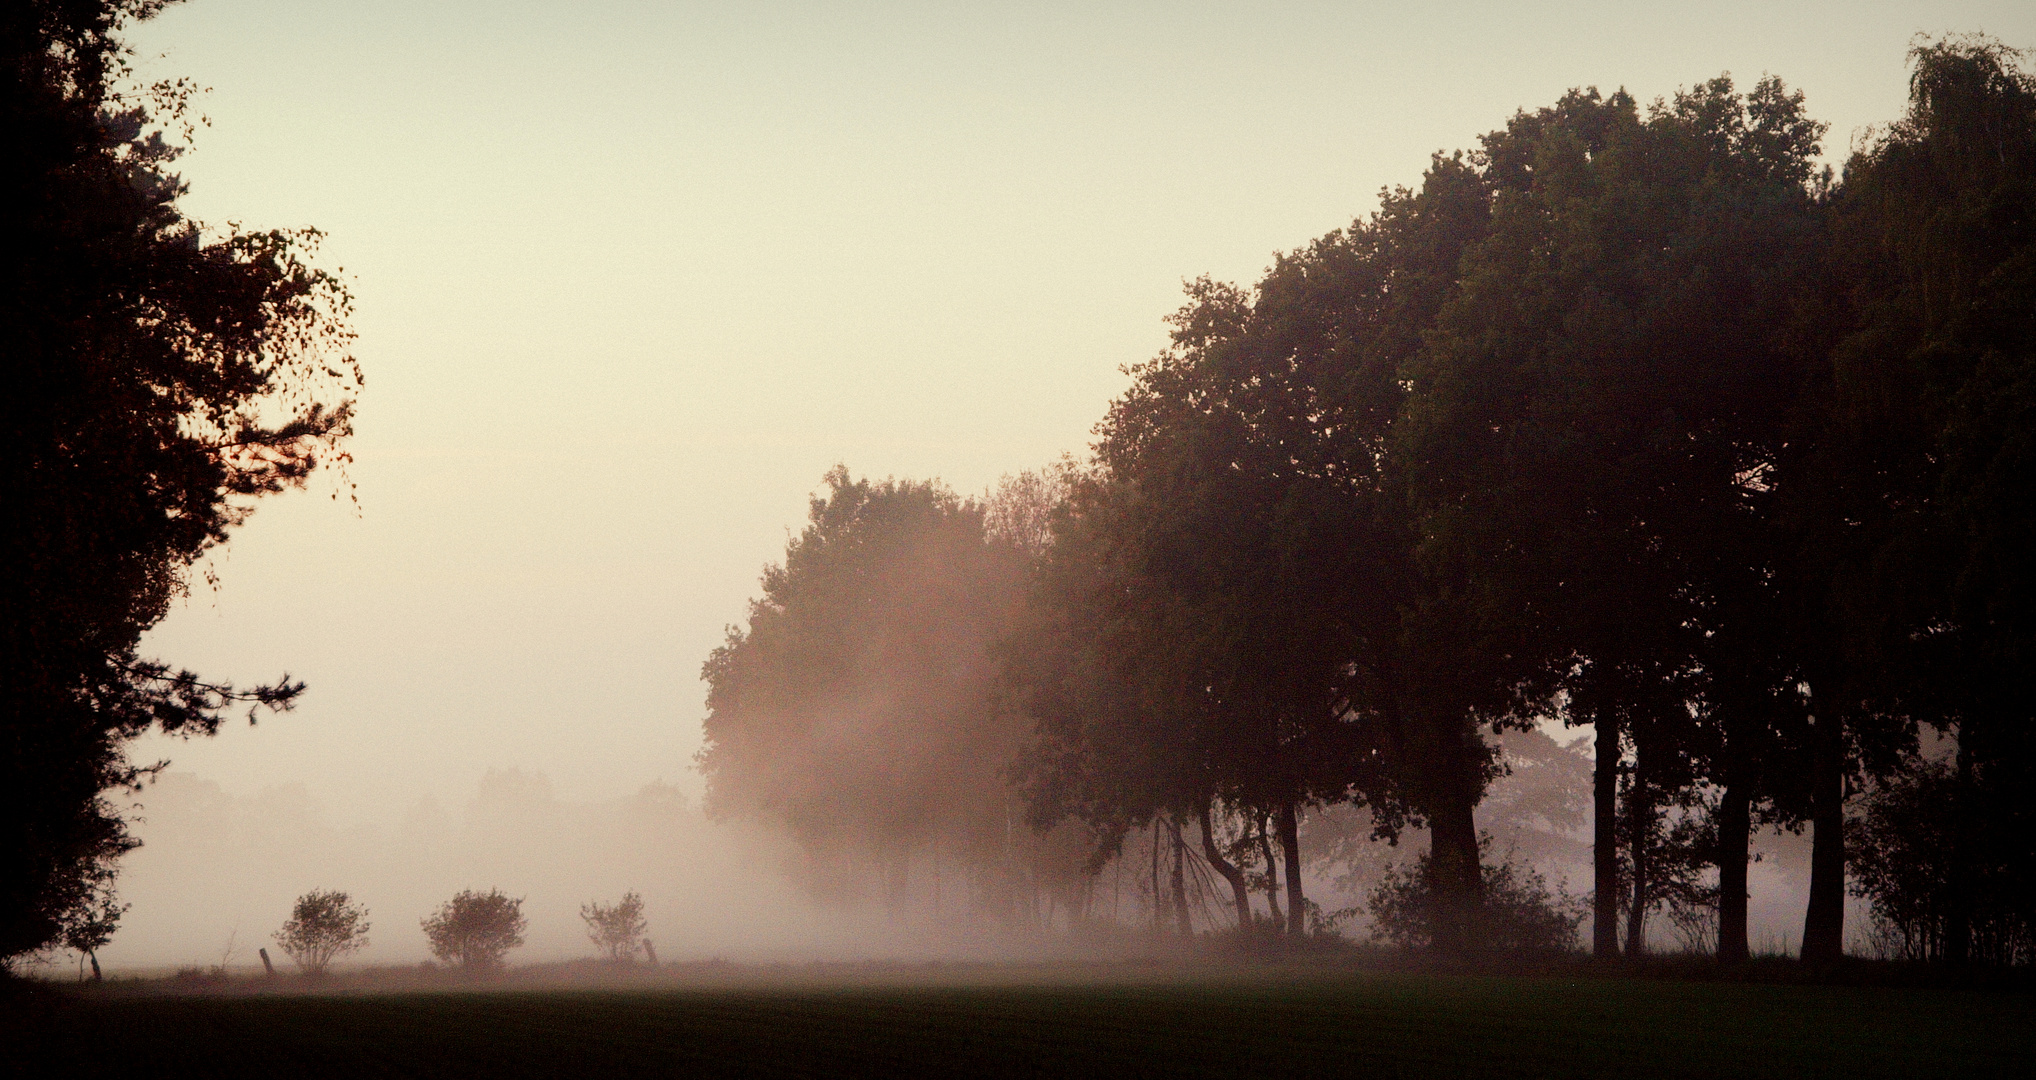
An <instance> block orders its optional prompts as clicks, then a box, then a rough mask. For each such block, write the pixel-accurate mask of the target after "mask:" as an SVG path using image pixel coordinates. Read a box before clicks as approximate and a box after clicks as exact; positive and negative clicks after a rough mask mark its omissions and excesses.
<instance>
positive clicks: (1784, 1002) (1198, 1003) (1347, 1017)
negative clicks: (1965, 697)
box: [0, 972, 2036, 1080]
mask: <svg viewBox="0 0 2036 1080" xmlns="http://www.w3.org/2000/svg"><path fill="white" fill-rule="evenodd" d="M0 1010H4V1016H0V1061H4V1062H6V1063H7V1065H9V1066H12V1072H13V1073H14V1074H16V1075H57V1074H63V1073H72V1074H76V1075H97V1074H112V1073H115V1072H118V1073H122V1074H125V1075H129V1076H144V1077H153V1076H178V1075H191V1076H272V1075H273V1076H348V1077H353V1076H488V1077H521V1076H546V1077H549V1076H602V1077H621V1076H637V1075H649V1076H658V1075H674V1076H828V1077H835V1076H864V1075H867V1076H904V1075H948V1076H986V1077H987V1076H1105V1077H1109V1078H1111V1080H1117V1078H1128V1077H1143V1076H1154V1077H1158V1076H1168V1077H1171V1076H1199V1075H1223V1076H1230V1077H1246V1076H1264V1077H1280V1078H1286V1077H1296V1076H1354V1077H1378V1078H1389V1077H1430V1076H1433V1077H1516V1076H1517V1077H1614V1076H1616V1077H1628V1076H1631V1077H1649V1078H1654V1077H1662V1078H1667V1077H1683V1076H1689V1077H1705V1078H1707V1080H1716V1078H1720V1077H1769V1076H1772V1077H1790V1078H1797V1077H1818V1076H1831V1077H1840V1076H1842V1077H1847V1078H1853V1077H1878V1076H1889V1077H1897V1076H1899V1077H1918V1076H1921V1077H1927V1078H1933V1080H1934V1078H1950V1077H1989V1076H2003V1077H2007V1076H2013V1077H2026V1076H2032V1075H2036V1035H2032V1032H2036V999H2032V998H2031V997H2030V996H2029V995H2026V994H1983V993H1977V992H1972V991H1957V990H1943V989H1894V988H1879V987H1824V986H1774V985H1757V984H1746V983H1716V982H1712V983H1696V982H1679V981H1673V980H1666V979H1621V978H1564V977H1560V976H1551V975H1539V976H1491V975H1483V976H1479V975H1439V974H1420V973H1404V972H1402V973H1369V974H1336V973H1322V972H1315V973H1300V972H1289V973H1287V974H1285V975H1276V974H1274V973H1270V972H1259V973H1245V974H1241V975H1240V974H1230V975H1226V976H1223V977H1219V978H1215V979H1212V980H1197V981H1188V980H1182V979H1180V978H1177V977H1168V976H1159V977H1153V976H1151V975H1145V976H1140V977H1132V978H1117V979H1113V978H1110V977H1107V975H1106V977H1101V978H1095V977H1090V978H1085V979H1082V980H1078V981H1065V980H1056V981H1047V980H1044V979H1033V980H1030V981H1028V980H1027V979H1025V978H1019V979H1017V980H1015V981H1013V980H1010V979H1003V980H991V981H990V982H989V983H984V984H977V985H964V984H958V983H954V982H943V981H942V980H939V979H931V980H927V979H920V980H907V981H888V982H887V981H886V980H884V979H881V978H879V979H870V980H863V981H862V982H861V983H860V984H859V985H834V986H826V985H820V984H818V983H815V982H813V981H810V980H809V981H807V982H804V983H793V984H784V985H767V984H764V983H761V982H753V983H749V984H743V983H741V982H730V983H726V984H724V985H719V986H684V985H667V986H655V985H643V986H638V987H634V988H628V989H605V990H600V989H575V990H559V989H501V990H494V991H490V992H479V991H474V990H464V991H448V992H417V991H409V990H405V991H401V992H394V993H360V992H341V993H324V994H276V993H231V992H229V993H216V992H215V993H206V994H188V993H165V992H161V991H160V990H157V989H153V988H150V987H147V986H139V987H137V986H130V987H126V988H121V987H117V986H111V985H109V986H108V987H106V988H100V989H95V990H91V991H87V992H79V991H61V992H53V991H42V992H39V993H33V994H26V995H16V996H15V997H14V998H13V999H12V1000H9V1001H6V1002H4V1003H0Z"/></svg>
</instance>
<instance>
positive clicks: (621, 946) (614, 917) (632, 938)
mask: <svg viewBox="0 0 2036 1080" xmlns="http://www.w3.org/2000/svg"><path fill="white" fill-rule="evenodd" d="M580 919H581V920H582V921H584V922H585V923H586V924H587V940H589V941H592V942H593V943H594V944H595V945H596V946H598V947H599V948H600V949H601V950H602V951H603V952H606V953H607V954H608V959H610V960H613V961H615V962H616V963H618V964H621V963H627V962H629V961H631V960H634V959H636V954H637V952H638V951H639V950H640V949H642V948H643V935H644V932H645V931H646V930H648V929H650V923H648V922H647V921H645V920H644V917H643V897H641V896H638V895H636V894H635V893H633V892H630V893H623V894H622V899H621V900H619V901H617V902H615V903H613V904H608V905H603V904H599V903H594V902H589V903H586V904H582V905H581V906H580Z"/></svg>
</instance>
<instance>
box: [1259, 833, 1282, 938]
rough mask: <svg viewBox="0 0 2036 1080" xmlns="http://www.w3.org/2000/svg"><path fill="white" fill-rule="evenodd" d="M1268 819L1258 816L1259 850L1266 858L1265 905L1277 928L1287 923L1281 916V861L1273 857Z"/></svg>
mask: <svg viewBox="0 0 2036 1080" xmlns="http://www.w3.org/2000/svg"><path fill="white" fill-rule="evenodd" d="M1267 817H1268V815H1265V814H1260V815H1259V816H1258V850H1259V852H1260V853H1261V854H1263V855H1264V856H1265V903H1266V906H1267V907H1268V908H1270V909H1271V910H1272V922H1273V925H1274V926H1276V927H1277V926H1281V925H1284V924H1285V923H1286V917H1285V916H1284V915H1281V914H1280V868H1279V860H1278V859H1276V858H1274V857H1273V847H1272V825H1271V823H1270V822H1269V821H1268V820H1267Z"/></svg>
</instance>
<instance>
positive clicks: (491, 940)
mask: <svg viewBox="0 0 2036 1080" xmlns="http://www.w3.org/2000/svg"><path fill="white" fill-rule="evenodd" d="M529 925H530V924H529V923H528V922H527V921H525V920H524V918H523V900H522V898H520V897H518V898H514V899H512V898H510V897H508V896H505V895H503V893H502V890H500V889H490V890H488V891H487V892H485V893H478V892H474V891H473V890H472V889H467V890H464V891H462V892H461V893H460V894H459V895H458V896H455V897H453V898H452V899H450V900H447V901H446V902H445V905H444V906H443V907H441V908H439V909H438V910H437V911H436V912H434V913H433V914H432V915H431V916H430V917H428V918H426V919H424V921H423V926H424V936H425V937H426V938H427V939H429V940H430V942H431V955H433V956H436V957H438V958H439V959H440V960H442V961H444V962H446V963H448V964H458V965H460V966H461V967H464V968H468V969H475V968H491V967H497V966H499V965H500V964H501V963H502V957H503V954H505V953H507V952H508V951H509V950H511V949H513V948H516V947H517V946H519V945H521V944H523V931H524V930H525V929H526V928H528V927H529Z"/></svg>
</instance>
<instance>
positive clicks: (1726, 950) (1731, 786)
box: [1718, 748, 1753, 964]
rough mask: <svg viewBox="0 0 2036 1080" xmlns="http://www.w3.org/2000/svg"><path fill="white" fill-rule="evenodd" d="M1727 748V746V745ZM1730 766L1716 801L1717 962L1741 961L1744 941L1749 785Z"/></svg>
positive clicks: (1750, 804)
mask: <svg viewBox="0 0 2036 1080" xmlns="http://www.w3.org/2000/svg"><path fill="white" fill-rule="evenodd" d="M1728 750H1729V748H1728ZM1727 768H1728V769H1731V770H1732V775H1730V776H1728V778H1727V780H1726V784H1725V794H1724V797H1723V798H1721V799H1720V800H1719V803H1718V962H1719V963H1722V964H1743V963H1745V962H1746V960H1747V958H1748V951H1747V942H1746V900H1747V891H1746V864H1747V863H1748V862H1749V861H1751V857H1752V852H1751V850H1750V848H1751V837H1752V834H1753V792H1752V790H1751V789H1752V785H1750V784H1748V783H1746V781H1745V780H1744V779H1743V778H1742V777H1740V776H1739V775H1738V773H1739V771H1740V770H1739V769H1737V768H1735V767H1733V766H1729V765H1728V766H1727Z"/></svg>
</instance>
